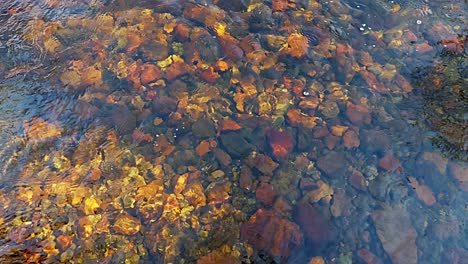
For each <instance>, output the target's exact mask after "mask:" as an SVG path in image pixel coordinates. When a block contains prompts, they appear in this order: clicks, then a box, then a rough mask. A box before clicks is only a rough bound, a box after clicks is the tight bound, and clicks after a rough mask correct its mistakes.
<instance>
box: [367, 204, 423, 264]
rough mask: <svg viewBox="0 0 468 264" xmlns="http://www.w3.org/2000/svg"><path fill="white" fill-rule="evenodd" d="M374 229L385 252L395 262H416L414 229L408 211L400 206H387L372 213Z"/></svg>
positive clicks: (399, 263) (403, 263)
mask: <svg viewBox="0 0 468 264" xmlns="http://www.w3.org/2000/svg"><path fill="white" fill-rule="evenodd" d="M372 219H373V220H374V224H375V229H376V230H377V234H378V236H379V238H380V241H381V242H382V245H383V248H384V249H385V252H387V254H388V255H389V256H390V258H391V259H392V261H393V263H395V264H416V263H417V262H418V255H417V253H418V252H417V248H416V236H417V233H416V230H415V229H414V228H413V226H412V225H411V219H410V218H409V215H408V213H407V212H406V211H405V210H404V209H403V208H400V207H393V208H392V207H389V208H386V209H385V210H380V211H376V212H374V213H372Z"/></svg>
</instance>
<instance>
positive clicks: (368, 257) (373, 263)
mask: <svg viewBox="0 0 468 264" xmlns="http://www.w3.org/2000/svg"><path fill="white" fill-rule="evenodd" d="M357 253H358V256H359V257H360V258H361V259H362V261H364V263H366V264H382V261H381V260H380V259H379V258H378V257H376V256H375V255H374V254H372V252H370V250H368V249H365V248H362V249H359V250H358V252H357Z"/></svg>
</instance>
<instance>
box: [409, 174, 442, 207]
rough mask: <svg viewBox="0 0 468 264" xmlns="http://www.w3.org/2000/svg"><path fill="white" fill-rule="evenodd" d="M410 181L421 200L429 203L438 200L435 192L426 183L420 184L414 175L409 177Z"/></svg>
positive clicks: (431, 203)
mask: <svg viewBox="0 0 468 264" xmlns="http://www.w3.org/2000/svg"><path fill="white" fill-rule="evenodd" d="M408 181H409V184H410V185H411V187H413V190H414V191H415V192H416V194H417V195H418V197H419V199H420V200H421V201H423V202H424V203H425V204H427V205H433V204H434V203H435V202H436V199H435V197H434V194H433V193H432V191H431V189H429V187H427V186H426V185H424V184H420V183H419V182H418V180H416V178H414V177H408Z"/></svg>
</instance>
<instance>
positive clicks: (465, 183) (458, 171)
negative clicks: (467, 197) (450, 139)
mask: <svg viewBox="0 0 468 264" xmlns="http://www.w3.org/2000/svg"><path fill="white" fill-rule="evenodd" d="M448 169H449V172H450V175H452V177H453V178H455V179H456V180H457V181H458V183H459V187H460V189H462V190H464V191H466V192H468V166H466V165H464V164H459V163H455V162H450V163H449V166H448Z"/></svg>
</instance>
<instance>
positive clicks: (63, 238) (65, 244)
mask: <svg viewBox="0 0 468 264" xmlns="http://www.w3.org/2000/svg"><path fill="white" fill-rule="evenodd" d="M57 243H58V245H59V246H60V249H61V250H63V251H65V250H67V249H68V248H69V247H70V246H71V245H72V243H73V238H72V237H71V236H67V235H60V236H58V237H57Z"/></svg>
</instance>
